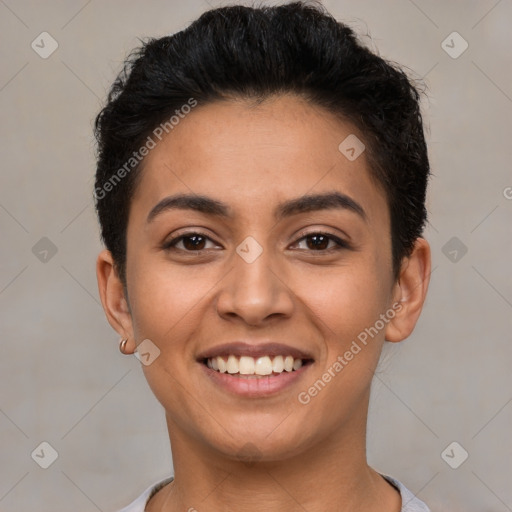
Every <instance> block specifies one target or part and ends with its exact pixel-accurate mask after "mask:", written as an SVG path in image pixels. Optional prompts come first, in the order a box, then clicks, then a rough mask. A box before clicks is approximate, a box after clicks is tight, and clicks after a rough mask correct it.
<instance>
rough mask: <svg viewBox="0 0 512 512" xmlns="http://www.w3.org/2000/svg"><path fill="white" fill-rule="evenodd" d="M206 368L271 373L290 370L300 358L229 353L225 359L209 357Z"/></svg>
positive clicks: (242, 373)
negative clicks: (255, 356)
mask: <svg viewBox="0 0 512 512" xmlns="http://www.w3.org/2000/svg"><path fill="white" fill-rule="evenodd" d="M206 364H207V366H208V368H211V369H212V370H215V371H218V372H220V373H226V372H227V373H230V374H235V373H239V374H240V375H270V374H272V372H273V373H283V371H287V372H292V371H294V370H298V369H299V368H301V366H302V359H294V358H293V357H292V356H286V357H283V356H275V357H274V358H271V357H270V356H262V357H258V358H254V357H250V356H241V357H237V356H235V355H230V356H228V358H227V361H226V360H224V358H223V357H220V356H218V357H211V358H209V359H208V360H207V361H206Z"/></svg>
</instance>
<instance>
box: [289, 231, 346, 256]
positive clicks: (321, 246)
mask: <svg viewBox="0 0 512 512" xmlns="http://www.w3.org/2000/svg"><path fill="white" fill-rule="evenodd" d="M301 235H302V238H300V239H299V240H297V242H295V243H296V244H298V243H300V242H301V241H302V240H305V241H306V245H307V247H306V250H311V251H313V252H324V251H325V252H331V251H339V250H341V249H349V248H350V245H349V243H348V242H345V241H344V240H342V239H341V238H338V237H337V236H335V235H333V234H332V233H324V232H311V233H301ZM308 241H310V243H308ZM329 242H333V243H334V247H333V246H331V247H329Z"/></svg>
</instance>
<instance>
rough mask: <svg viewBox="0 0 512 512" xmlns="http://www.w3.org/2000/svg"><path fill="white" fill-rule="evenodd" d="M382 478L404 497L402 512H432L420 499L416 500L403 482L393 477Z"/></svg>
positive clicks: (385, 476)
mask: <svg viewBox="0 0 512 512" xmlns="http://www.w3.org/2000/svg"><path fill="white" fill-rule="evenodd" d="M382 476H383V477H384V478H385V479H386V480H387V481H388V482H390V483H391V484H392V485H394V486H395V487H396V488H397V489H398V490H399V491H400V496H401V497H402V510H401V512H431V511H430V509H429V508H428V507H427V505H426V504H425V503H423V501H421V500H420V499H418V498H416V496H415V495H414V494H413V493H412V492H411V491H410V490H409V489H407V487H405V485H404V484H403V483H402V482H400V481H398V480H396V479H395V478H393V477H391V476H387V475H382Z"/></svg>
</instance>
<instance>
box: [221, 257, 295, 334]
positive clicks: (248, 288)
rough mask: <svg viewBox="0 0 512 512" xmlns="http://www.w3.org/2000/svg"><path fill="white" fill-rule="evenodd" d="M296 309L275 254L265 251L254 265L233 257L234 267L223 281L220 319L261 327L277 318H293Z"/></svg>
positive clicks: (291, 293)
mask: <svg viewBox="0 0 512 512" xmlns="http://www.w3.org/2000/svg"><path fill="white" fill-rule="evenodd" d="M293 307H294V298H293V292H292V290H291V289H290V288H289V286H288V285H287V283H286V276H285V273H284V272H283V270H282V266H280V265H278V262H277V261H276V258H275V257H273V255H272V254H271V251H269V250H265V249H264V250H263V252H262V253H261V254H260V255H259V256H258V257H257V258H256V259H255V260H254V261H251V262H249V261H247V260H246V259H244V258H243V257H241V256H240V255H239V254H238V253H234V254H233V268H232V269H231V271H230V272H229V273H228V274H227V276H226V277H225V279H223V280H222V281H221V289H220V292H219V294H218V296H217V312H218V314H219V315H220V316H222V317H223V318H226V319H233V318H234V317H237V318H241V319H243V320H244V322H245V323H247V324H250V325H260V324H262V323H264V322H268V321H269V320H270V319H274V318H277V317H283V318H286V317H290V315H291V314H292V311H293Z"/></svg>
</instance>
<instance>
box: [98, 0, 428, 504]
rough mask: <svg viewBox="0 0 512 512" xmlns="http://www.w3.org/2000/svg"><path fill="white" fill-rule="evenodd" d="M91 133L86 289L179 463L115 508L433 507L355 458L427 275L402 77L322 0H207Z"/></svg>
mask: <svg viewBox="0 0 512 512" xmlns="http://www.w3.org/2000/svg"><path fill="white" fill-rule="evenodd" d="M96 136H97V140H98V145H99V151H98V162H97V173H96V183H95V197H96V207H97V211H98V216H99V221H100V224H101V232H102V239H103V241H104V243H105V246H106V249H105V250H104V251H102V252H101V253H100V255H99V257H98V260H97V277H98V285H99V291H100V296H101V300H102V304H103V307H104V309H105V313H106V316H107V319H108V321H109V322H110V324H111V325H112V327H113V328H114V329H115V330H116V331H117V332H118V333H119V335H120V336H121V338H122V341H121V344H120V348H121V351H122V352H123V353H125V354H133V353H135V354H136V355H137V357H138V358H139V359H140V361H141V362H142V369H143V371H144V374H145V377H146V378H147V381H148V383H149V386H150V387H151V389H152V391H153V392H154V394H155V396H156V397H157V399H158V400H159V401H160V403H161V404H162V405H163V407H164V409H165V414H166V421H167V426H168V431H169V439H170V443H171V450H172V457H173V465H174V477H169V478H167V479H165V480H163V481H161V482H156V483H155V484H154V485H152V486H150V487H149V488H148V489H146V490H145V491H144V492H143V493H142V495H140V496H139V498H138V499H137V500H136V501H135V502H133V503H132V504H131V505H129V506H127V507H126V508H124V509H123V511H124V512H128V511H130V512H135V511H143V510H145V511H148V512H174V511H178V510H180V511H185V510H189V511H190V512H192V511H194V510H197V511H198V512H202V511H208V512H215V511H226V510H237V511H238V510H243V511H245V512H247V511H248V512H251V511H254V510H258V511H260V510H265V511H283V510H285V511H308V512H313V511H322V512H325V511H356V510H358V511H359V510H361V511H363V510H364V511H367V512H377V511H378V512H399V511H402V512H413V511H428V510H429V509H428V508H427V506H426V505H425V504H424V503H423V502H421V501H420V500H419V499H417V498H415V497H414V496H413V495H412V493H411V492H410V491H408V490H407V489H406V488H405V486H404V485H403V484H402V483H400V482H399V481H398V480H396V479H394V478H392V477H390V476H388V475H382V474H379V473H378V472H377V471H375V470H374V469H373V468H371V467H370V466H369V465H368V463H367V460H366V421H367V413H368V404H369V397H370V388H371V382H372V375H373V372H374V370H375V368H376V366H377V363H378V361H379V357H380V354H381V350H382V347H383V344H384V342H385V341H389V342H393V343H396V342H399V341H402V340H404V339H405V338H407V337H408V336H409V335H410V334H411V332H412V331H413V329H414V326H415V324H416V321H417V320H418V317H419V315H420V312H421V309H422V307H423V303H424V300H425V296H426V293H427V289H428V283H429V275H430V265H431V263H430V248H429V245H428V243H427V242H426V241H425V240H424V239H423V238H422V237H421V234H422V231H423V228H424V225H425V223H426V216H427V212H426V209H425V194H426V187H427V181H428V176H429V162H428V157H427V148H426V144H425V140H424V134H423V126H422V118H421V114H420V108H419V93H418V92H417V89H416V87H415V86H414V85H413V84H412V82H411V81H410V80H409V79H408V78H407V76H406V75H405V73H403V72H402V71H401V70H400V69H398V68H397V67H395V66H393V65H391V64H390V63H388V62H386V61H384V60H383V59H382V58H380V57H378V56H376V55H374V54H373V53H372V52H370V51H369V50H368V49H366V48H365V47H364V46H362V45H361V44H360V43H359V42H358V41H357V39H356V37H355V35H354V33H353V32H352V30H351V29H349V28H348V27H347V26H345V25H343V24H341V23H338V22H336V20H334V19H333V18H332V17H331V16H330V15H329V14H328V13H326V12H325V11H324V10H323V9H322V7H321V6H315V5H311V4H308V5H307V4H305V3H301V2H296V3H291V4H287V5H282V6H277V7H265V8H258V9H256V8H249V7H242V6H233V7H225V8H221V9H214V10H211V11H208V12H206V13H205V14H203V15H202V16H201V17H200V18H199V19H198V20H196V21H195V22H194V23H192V24H191V25H190V26H189V27H188V28H187V29H186V30H184V31H182V32H180V33H178V34H175V35H173V36H169V37H163V38H161V39H153V40H150V41H148V42H146V43H143V45H142V46H141V48H139V49H137V50H136V51H135V52H134V53H133V54H132V56H131V57H130V58H129V59H128V60H127V62H126V65H125V69H124V71H123V72H122V73H121V74H120V76H119V77H118V79H117V80H116V82H115V83H114V85H113V86H112V89H111V92H110V94H109V98H108V103H107V105H106V107H105V108H104V109H103V110H102V111H101V112H100V114H99V115H98V117H97V119H96Z"/></svg>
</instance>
